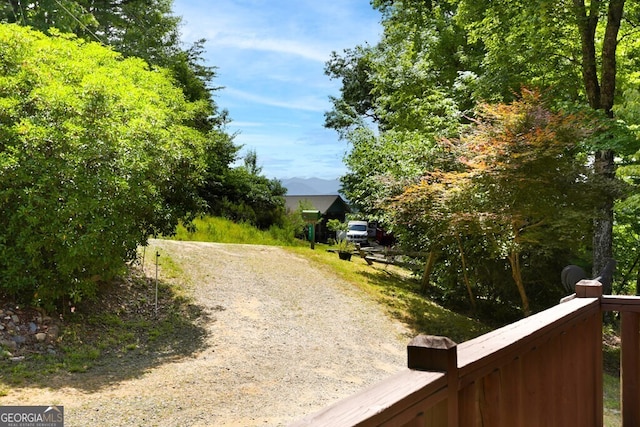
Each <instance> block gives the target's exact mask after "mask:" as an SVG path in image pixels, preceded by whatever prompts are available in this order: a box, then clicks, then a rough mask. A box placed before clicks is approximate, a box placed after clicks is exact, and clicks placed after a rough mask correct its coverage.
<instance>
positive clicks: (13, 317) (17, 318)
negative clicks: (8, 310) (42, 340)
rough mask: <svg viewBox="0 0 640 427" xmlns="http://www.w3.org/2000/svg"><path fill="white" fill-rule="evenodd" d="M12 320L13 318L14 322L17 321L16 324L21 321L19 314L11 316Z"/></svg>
mask: <svg viewBox="0 0 640 427" xmlns="http://www.w3.org/2000/svg"><path fill="white" fill-rule="evenodd" d="M11 320H13V323H15V324H16V325H17V324H19V323H20V317H18V315H17V314H14V315H13V316H11Z"/></svg>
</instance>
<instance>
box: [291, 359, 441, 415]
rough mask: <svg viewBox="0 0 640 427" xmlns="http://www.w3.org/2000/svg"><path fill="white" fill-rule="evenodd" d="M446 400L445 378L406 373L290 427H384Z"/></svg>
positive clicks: (427, 374) (435, 374)
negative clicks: (394, 420)
mask: <svg viewBox="0 0 640 427" xmlns="http://www.w3.org/2000/svg"><path fill="white" fill-rule="evenodd" d="M446 397H447V378H446V374H444V373H442V372H426V371H412V370H409V369H406V370H402V371H400V372H399V373H397V374H395V375H393V376H391V377H390V378H387V379H385V380H383V381H381V382H379V383H377V384H376V385H374V386H372V387H370V388H368V389H365V390H363V391H361V392H360V393H357V394H355V395H353V396H351V397H348V398H346V399H344V400H341V401H339V402H337V403H335V404H333V405H331V406H329V407H327V408H325V409H322V410H321V411H319V412H317V413H315V414H312V415H309V416H307V417H305V418H303V419H302V420H299V421H297V422H296V423H294V424H292V425H291V426H292V427H294V426H295V427H302V426H313V425H317V426H329V425H331V426H333V425H335V426H369V425H371V426H373V425H381V424H383V423H385V422H387V421H389V420H390V419H392V418H394V417H396V416H399V415H400V414H402V413H403V412H404V411H407V410H408V409H409V408H412V407H416V408H418V407H421V406H426V407H429V406H433V405H435V403H437V402H438V401H440V400H443V399H445V398H446Z"/></svg>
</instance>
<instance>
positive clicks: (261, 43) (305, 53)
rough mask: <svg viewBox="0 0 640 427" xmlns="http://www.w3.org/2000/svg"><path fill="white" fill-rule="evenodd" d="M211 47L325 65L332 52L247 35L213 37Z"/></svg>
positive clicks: (305, 45)
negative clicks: (278, 55) (267, 53)
mask: <svg viewBox="0 0 640 427" xmlns="http://www.w3.org/2000/svg"><path fill="white" fill-rule="evenodd" d="M209 44H210V45H211V46H214V47H215V46H223V47H231V48H236V49H246V50H259V51H264V52H275V53H281V54H286V55H294V56H298V57H301V58H305V59H308V60H311V61H316V62H321V63H325V62H326V61H327V60H328V59H329V55H330V53H331V51H330V50H329V51H328V50H327V49H326V48H323V47H321V46H313V45H311V44H308V43H302V42H298V41H296V40H288V39H272V38H266V39H265V38H259V37H246V36H245V35H225V36H221V37H213V38H211V40H210V41H209Z"/></svg>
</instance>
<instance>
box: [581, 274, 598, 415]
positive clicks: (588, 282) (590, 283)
mask: <svg viewBox="0 0 640 427" xmlns="http://www.w3.org/2000/svg"><path fill="white" fill-rule="evenodd" d="M602 292H603V286H602V283H601V282H600V281H599V280H596V279H584V280H580V281H579V282H578V283H576V297H577V298H600V300H601V301H602ZM594 333H595V334H597V337H595V342H594V347H593V351H594V352H595V354H594V356H595V358H596V361H595V366H601V367H602V368H604V366H603V355H602V310H601V311H600V320H599V326H598V330H597V331H596V332H594ZM596 343H597V344H596ZM603 376H604V373H603V372H602V369H600V372H599V374H598V375H596V376H595V378H594V379H595V389H596V400H597V402H596V404H595V408H594V409H595V410H596V414H595V418H596V423H597V424H596V425H598V426H602V425H603V422H604V397H603V390H604V379H603Z"/></svg>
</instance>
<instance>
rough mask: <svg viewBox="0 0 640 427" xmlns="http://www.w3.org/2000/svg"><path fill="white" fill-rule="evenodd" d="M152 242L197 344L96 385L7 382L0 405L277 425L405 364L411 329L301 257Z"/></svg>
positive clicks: (109, 416)
mask: <svg viewBox="0 0 640 427" xmlns="http://www.w3.org/2000/svg"><path fill="white" fill-rule="evenodd" d="M156 250H159V251H160V253H161V254H162V256H168V257H170V258H171V259H172V260H173V261H174V262H175V264H177V265H178V266H179V267H180V268H181V269H182V270H183V271H184V272H185V273H186V275H187V277H188V282H189V292H190V293H191V294H192V296H193V299H194V303H195V304H197V305H199V306H200V307H202V308H203V309H204V311H205V312H206V313H207V314H208V316H206V319H205V320H204V321H203V322H204V324H203V325H201V326H202V327H203V328H204V329H205V330H206V341H205V345H204V347H203V348H202V349H201V351H199V352H198V353H196V354H193V355H192V356H191V357H184V358H181V359H178V360H171V361H169V362H167V363H164V364H161V365H158V366H154V367H152V368H150V369H149V370H147V371H145V372H143V373H142V374H141V375H136V376H135V377H133V378H128V379H124V380H121V381H118V382H115V383H113V382H112V383H105V384H104V385H101V386H96V387H76V386H74V385H73V382H72V381H70V382H69V383H68V384H63V385H60V384H56V386H55V387H51V388H39V389H32V388H21V389H16V390H12V391H11V392H10V393H9V395H8V396H5V397H3V398H1V399H0V405H23V404H26V405H49V404H57V405H64V410H65V425H66V426H67V427H72V426H83V427H84V426H242V427H244V426H281V425H287V424H289V423H291V422H293V421H295V420H297V419H299V418H302V417H304V416H305V415H307V414H308V413H312V412H315V411H317V410H319V409H321V408H323V407H324V406H326V405H328V404H331V403H333V402H335V401H337V400H339V399H341V398H343V397H347V396H349V395H351V394H353V393H355V392H357V391H359V390H361V389H363V388H365V387H367V386H368V385H370V384H373V383H375V382H377V381H379V380H381V379H383V378H386V377H388V376H390V375H391V374H393V373H395V372H397V371H398V370H400V369H401V368H402V367H404V366H405V364H406V344H407V342H408V338H407V337H408V331H407V330H406V329H405V328H404V327H403V326H402V325H401V324H399V323H398V322H396V321H394V320H391V319H390V318H388V317H387V316H386V315H385V314H384V313H383V310H382V308H381V307H379V306H378V305H376V303H375V302H373V301H371V300H370V299H368V298H367V297H366V296H363V295H362V294H361V293H360V292H359V291H358V290H357V289H354V288H353V286H352V285H349V284H347V283H345V282H343V281H341V280H340V279H339V278H337V277H336V276H335V275H333V274H332V273H330V272H328V271H326V270H324V269H321V268H317V267H314V266H313V265H311V264H310V263H309V261H307V260H306V259H304V258H302V257H299V256H297V255H293V254H291V253H289V252H287V251H285V250H283V249H280V248H276V247H268V246H255V245H227V244H214V243H194V242H175V241H165V240H153V241H151V242H150V248H149V249H147V253H148V254H149V253H155V251H156ZM90 372H91V371H89V372H88V373H85V374H83V375H88V376H90V375H91V374H90Z"/></svg>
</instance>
